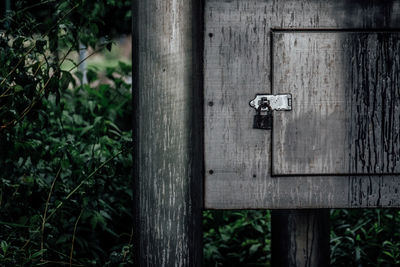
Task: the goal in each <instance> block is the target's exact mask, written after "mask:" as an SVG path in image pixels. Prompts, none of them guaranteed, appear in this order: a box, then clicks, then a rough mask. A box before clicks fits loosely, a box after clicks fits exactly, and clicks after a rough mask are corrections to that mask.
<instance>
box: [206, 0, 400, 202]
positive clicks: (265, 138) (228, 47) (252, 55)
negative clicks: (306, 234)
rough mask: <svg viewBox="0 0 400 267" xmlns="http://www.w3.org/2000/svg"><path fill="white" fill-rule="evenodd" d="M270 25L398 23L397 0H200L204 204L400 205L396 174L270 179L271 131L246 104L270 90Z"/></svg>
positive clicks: (379, 25) (383, 25)
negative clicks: (202, 12) (202, 8)
mask: <svg viewBox="0 0 400 267" xmlns="http://www.w3.org/2000/svg"><path fill="white" fill-rule="evenodd" d="M271 28H289V29H294V28H295V29H299V28H307V29H308V28H312V29H326V28H330V29H332V28H335V29H382V28H387V29H389V28H391V29H394V28H400V1H398V0H396V1H347V0H325V1H316V0H308V1H305V0H302V1H298V0H286V1H284V0H281V1H268V0H246V1H239V0H237V1H232V0H229V1H228V0H207V1H206V6H205V32H204V38H205V40H204V113H205V122H204V127H205V129H204V142H205V144H204V149H205V169H206V173H205V206H206V207H207V208H218V209H235V208H323V207H326V208H329V207H377V206H385V207H399V206H400V199H399V197H398V190H399V189H400V179H399V178H398V177H396V176H385V177H382V176H367V177H363V176H361V177H360V176H349V177H330V176H329V177H320V176H315V177H308V176H306V177H295V176H293V177H284V178H272V177H271V132H269V131H263V130H254V129H252V122H253V116H254V114H255V112H254V110H253V109H252V108H250V107H249V105H248V102H249V101H250V100H251V99H253V98H254V96H255V94H257V93H271V80H270V78H271V75H270V74H271V68H270V66H271V58H270V56H271V53H270V50H271V47H270V34H271Z"/></svg>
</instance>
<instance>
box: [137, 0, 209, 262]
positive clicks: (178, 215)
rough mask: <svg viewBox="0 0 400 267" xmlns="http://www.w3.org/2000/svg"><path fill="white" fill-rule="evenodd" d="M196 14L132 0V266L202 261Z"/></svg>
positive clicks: (194, 5)
mask: <svg viewBox="0 0 400 267" xmlns="http://www.w3.org/2000/svg"><path fill="white" fill-rule="evenodd" d="M202 10H203V7H202V3H201V1H197V0H134V1H133V5H132V11H133V12H132V14H133V15H132V17H133V107H134V118H133V129H134V130H133V142H134V145H135V149H134V194H135V195H134V196H135V204H134V207H135V218H136V226H135V237H134V240H135V248H134V249H135V253H136V263H135V266H157V267H158V266H200V265H201V263H202V257H201V255H202V232H201V224H202V217H201V211H202V203H203V202H202V196H203V185H202V180H203V178H202V177H203V173H202V172H203V167H202V162H203V160H202V157H203V152H202V117H203V116H202V73H201V72H202V71H201V70H202V65H201V53H202V49H201V47H202V44H203V41H202V35H203V34H202Z"/></svg>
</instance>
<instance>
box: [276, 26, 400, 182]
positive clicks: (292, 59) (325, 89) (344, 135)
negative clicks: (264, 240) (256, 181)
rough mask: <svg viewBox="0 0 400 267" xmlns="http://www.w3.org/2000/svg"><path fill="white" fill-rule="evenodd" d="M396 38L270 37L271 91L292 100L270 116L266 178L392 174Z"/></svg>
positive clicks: (399, 163)
mask: <svg viewBox="0 0 400 267" xmlns="http://www.w3.org/2000/svg"><path fill="white" fill-rule="evenodd" d="M399 37H400V35H399V33H389V32H385V33H376V32H370V33H368V32H330V31H327V32H318V31H317V32H315V31H314V32H298V31H291V32H276V33H274V34H273V92H274V94H278V93H291V94H292V111H290V112H275V113H274V125H273V146H272V159H273V163H272V173H273V174H274V175H307V174H311V175H315V174H319V175H337V174H339V175H343V174H347V175H349V174H394V173H399V171H400V142H399V134H400V132H399V125H400V122H399V121H400V113H399V111H400V91H399V87H400V83H399V81H400V64H399V60H400V58H399V52H400V38H399Z"/></svg>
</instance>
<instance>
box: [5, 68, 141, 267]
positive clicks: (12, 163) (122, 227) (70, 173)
mask: <svg viewBox="0 0 400 267" xmlns="http://www.w3.org/2000/svg"><path fill="white" fill-rule="evenodd" d="M123 67H124V68H116V69H113V70H111V69H110V70H109V76H108V77H109V79H110V80H109V83H107V84H97V85H95V86H91V85H88V84H84V85H81V86H77V87H76V88H75V89H65V90H64V91H63V93H62V96H61V98H60V100H57V96H54V95H50V96H49V97H48V99H44V100H43V101H42V104H41V109H40V110H39V112H38V116H37V117H36V119H35V120H32V121H23V122H21V123H20V124H19V125H18V127H14V128H13V129H12V130H11V131H8V132H6V133H3V134H2V138H1V143H0V150H1V151H2V153H1V158H0V162H1V166H2V170H3V171H2V173H1V174H0V179H1V188H0V205H1V210H0V223H1V224H2V227H1V228H0V239H1V240H2V242H1V251H2V255H1V256H0V265H2V264H3V265H18V264H32V265H35V264H37V263H38V262H39V260H43V262H47V261H59V262H69V258H70V257H69V255H70V250H71V245H72V238H73V236H74V250H73V257H72V259H73V262H74V263H77V264H84V265H102V264H106V263H107V262H108V263H109V264H116V263H117V262H120V263H122V262H123V261H125V262H126V263H128V262H129V261H131V258H129V257H130V252H131V249H132V247H131V241H130V240H131V238H132V227H133V225H132V214H131V209H130V207H131V202H132V190H131V184H130V168H131V162H132V159H131V154H130V152H129V151H130V146H131V143H130V140H131V133H130V127H131V125H130V114H131V103H130V99H131V97H130V95H131V93H130V85H129V84H128V83H126V82H125V81H124V78H123V77H124V76H122V75H124V74H126V68H127V67H126V66H125V65H123ZM121 74H122V75H121ZM92 75H93V74H92ZM68 77H69V78H68V79H69V80H68V82H70V83H73V79H74V78H73V77H72V76H68ZM65 79H67V78H65ZM92 80H93V81H96V77H95V76H94V77H92ZM65 82H66V81H65ZM58 102H59V103H58ZM104 163H106V164H104ZM78 218H80V219H79V221H78ZM75 224H77V227H76V229H74V225H75ZM74 233H75V234H74ZM111 266H114V265H111Z"/></svg>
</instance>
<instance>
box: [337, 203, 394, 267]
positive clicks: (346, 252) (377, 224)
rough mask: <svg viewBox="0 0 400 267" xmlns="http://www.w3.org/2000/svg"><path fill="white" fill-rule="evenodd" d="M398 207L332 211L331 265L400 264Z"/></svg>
mask: <svg viewBox="0 0 400 267" xmlns="http://www.w3.org/2000/svg"><path fill="white" fill-rule="evenodd" d="M399 226H400V214H399V211H398V210H397V209H361V210H332V212H331V228H332V231H331V261H332V266H399V265H400V231H399Z"/></svg>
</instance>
